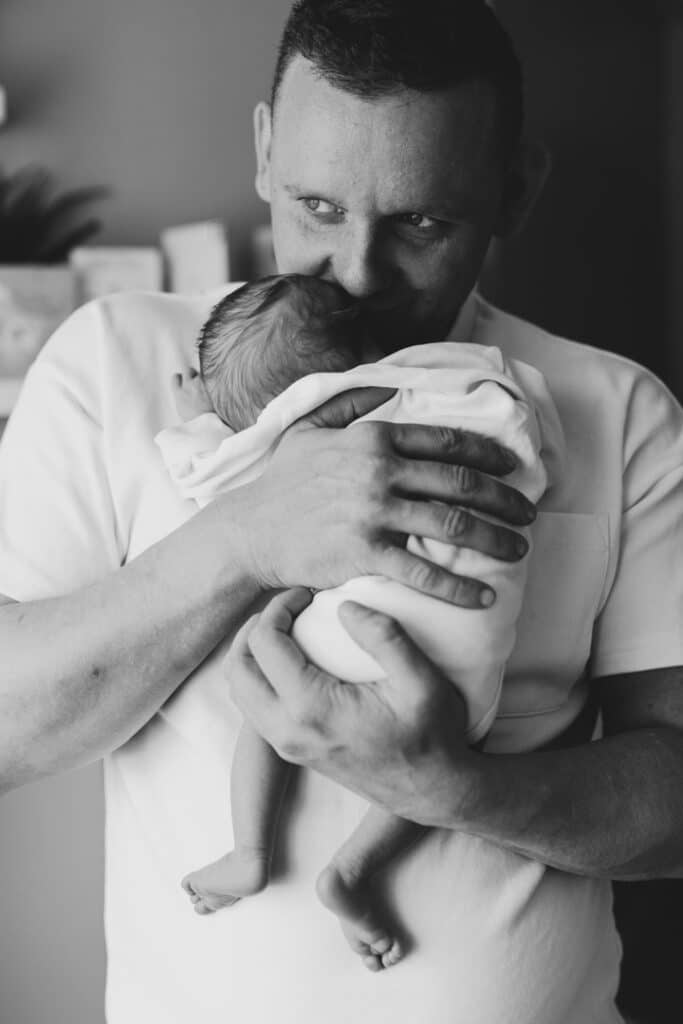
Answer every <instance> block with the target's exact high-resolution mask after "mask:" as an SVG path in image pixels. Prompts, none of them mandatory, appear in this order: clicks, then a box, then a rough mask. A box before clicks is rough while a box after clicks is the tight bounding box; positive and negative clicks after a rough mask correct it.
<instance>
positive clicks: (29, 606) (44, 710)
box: [0, 500, 260, 792]
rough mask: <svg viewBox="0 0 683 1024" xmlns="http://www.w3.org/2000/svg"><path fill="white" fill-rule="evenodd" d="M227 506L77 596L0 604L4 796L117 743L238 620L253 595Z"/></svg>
mask: <svg viewBox="0 0 683 1024" xmlns="http://www.w3.org/2000/svg"><path fill="white" fill-rule="evenodd" d="M231 510H232V506H231V504H230V501H229V500H226V501H221V502H217V503H215V504H214V505H213V506H211V507H210V508H208V509H206V510H205V511H204V512H202V513H201V514H200V515H198V516H196V517H194V518H193V519H192V520H191V521H190V522H189V523H187V524H185V525H184V526H183V527H181V528H180V529H179V530H177V531H176V532H174V533H173V534H171V535H169V537H167V538H166V539H165V540H163V541H162V542H160V543H159V544H157V545H156V546H155V547H153V548H150V549H149V551H147V552H145V553H144V554H143V555H142V556H140V557H139V558H137V559H136V560H135V561H133V562H131V563H130V564H129V565H128V566H126V567H124V568H122V569H121V570H120V571H118V572H116V573H113V574H112V575H111V576H110V577H108V578H107V579H104V580H102V581H100V582H98V583H96V584H94V585H92V586H89V587H87V588H85V589H83V590H80V591H77V592H74V593H72V594H69V595H66V596H64V597H58V598H54V599H50V600H45V601H37V602H29V603H22V604H6V605H3V606H2V607H0V651H2V658H1V660H0V792H2V791H5V790H8V789H12V788H14V787H16V786H19V785H21V784H23V783H25V782H28V781H31V780H33V779H36V778H39V777H41V776H43V775H47V774H52V773H54V772H59V771H63V770H67V769H70V768H74V767H77V766H79V765H82V764H86V763H88V762H90V761H92V760H95V759H97V758H99V757H101V756H102V755H104V754H105V753H107V752H109V751H111V750H113V749H115V748H116V747H118V746H120V745H121V744H122V743H123V742H125V741H126V740H127V739H129V738H130V736H132V735H133V734H134V733H135V732H136V731H137V730H138V729H139V728H141V726H142V725H144V723H145V722H147V721H148V720H149V718H150V717H151V716H152V715H153V714H154V713H155V712H156V711H157V710H158V708H159V707H160V706H161V705H162V704H163V703H164V701H166V700H167V699H168V697H169V696H170V695H171V694H172V693H173V691H174V690H175V689H176V688H177V687H178V686H179V685H180V683H182V682H183V680H184V679H186V678H187V676H188V675H189V674H190V672H192V671H193V670H194V669H195V668H196V667H197V665H199V664H200V662H201V661H202V660H203V659H204V658H205V657H206V656H207V655H208V654H209V653H210V652H211V650H213V648H214V647H215V646H216V644H217V643H218V642H219V641H220V640H222V639H223V638H224V637H225V635H226V634H228V633H229V632H231V631H232V630H233V629H234V628H236V627H237V626H238V625H239V624H240V623H241V622H242V621H244V619H245V618H246V617H247V615H248V613H249V611H250V609H251V607H252V606H253V604H254V601H255V600H256V599H257V598H258V596H259V594H260V591H259V588H258V586H257V584H256V583H255V582H254V581H253V580H252V579H251V578H250V575H249V573H248V571H247V569H246V565H245V561H244V560H243V558H242V553H241V550H240V547H241V544H240V535H239V531H238V530H237V529H236V526H235V523H234V522H231Z"/></svg>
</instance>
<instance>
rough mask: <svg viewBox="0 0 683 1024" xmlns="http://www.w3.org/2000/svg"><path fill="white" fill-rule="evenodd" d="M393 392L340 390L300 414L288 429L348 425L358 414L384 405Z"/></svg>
mask: <svg viewBox="0 0 683 1024" xmlns="http://www.w3.org/2000/svg"><path fill="white" fill-rule="evenodd" d="M395 393H396V392H395V389H394V388H353V389H352V390H351V391H342V392H341V394H339V395H335V396H334V397H333V398H330V399H328V401H327V402H325V403H324V404H323V405H319V406H318V408H317V409H314V410H313V411H312V412H310V413H308V415H307V416H302V417H301V419H300V420H297V421H296V423H294V424H293V425H292V427H291V428H290V429H291V430H295V429H301V428H304V427H334V428H337V429H339V428H341V427H348V425H349V423H353V421H354V420H357V419H358V418H359V416H365V414H366V413H368V412H372V410H373V409H377V407H378V406H380V405H384V403H385V402H388V401H389V399H390V398H391V396H392V395H394V394H395Z"/></svg>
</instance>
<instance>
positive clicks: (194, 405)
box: [173, 367, 214, 420]
mask: <svg viewBox="0 0 683 1024" xmlns="http://www.w3.org/2000/svg"><path fill="white" fill-rule="evenodd" d="M173 389H174V398H175V407H176V410H177V412H178V415H179V416H180V418H181V420H193V419H194V418H195V416H201V415H202V413H205V412H213V411H214V409H213V405H212V404H211V399H210V398H209V394H208V391H207V390H206V386H205V384H204V381H203V380H202V378H201V377H200V375H199V374H198V373H197V371H196V370H195V369H194V367H190V369H189V370H188V372H187V373H174V374H173Z"/></svg>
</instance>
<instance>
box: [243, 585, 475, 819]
mask: <svg viewBox="0 0 683 1024" xmlns="http://www.w3.org/2000/svg"><path fill="white" fill-rule="evenodd" d="M310 600H311V595H310V593H309V592H308V591H306V590H303V589H297V590H291V591H288V592H286V593H284V594H280V595H278V596H277V597H275V598H274V599H273V600H272V601H271V602H270V604H269V605H268V606H267V607H266V608H265V610H264V611H263V612H261V614H260V615H255V616H253V617H252V618H251V619H250V620H249V621H248V622H247V623H245V625H244V626H243V627H242V629H241V630H240V632H239V633H238V634H237V636H236V638H235V640H234V642H233V645H232V649H231V651H230V654H229V655H228V657H227V659H226V675H227V678H228V681H229V684H230V688H231V694H232V697H233V699H234V700H235V703H236V704H237V705H238V706H239V708H240V709H241V711H242V712H243V713H244V715H245V716H246V717H247V718H248V719H249V720H250V721H251V722H252V724H253V725H254V726H255V728H256V729H257V731H258V732H259V733H261V734H262V735H263V736H264V737H265V739H266V740H267V741H268V742H269V743H270V744H271V746H272V747H274V748H275V750H277V751H278V753H279V754H280V755H281V756H282V757H283V759H285V760H287V761H291V762H294V763H296V764H299V765H304V766H306V767H308V768H313V769H315V770H316V771H319V772H321V773H322V774H324V775H327V776H328V777H330V778H332V779H334V780H335V781H337V782H339V783H340V784H342V785H343V786H345V787H346V788H347V789H351V790H354V791H355V792H357V793H360V794H361V795H362V796H364V797H366V798H367V799H368V800H371V801H373V802H375V803H377V804H380V805H381V806H383V807H384V808H386V809H388V810H391V811H393V812H394V813H396V814H398V815H400V816H401V817H404V818H408V819H410V820H413V821H417V822H420V823H421V824H427V825H429V824H433V823H434V822H435V821H438V820H441V819H443V818H444V817H448V819H449V820H452V813H453V812H454V811H458V810H459V809H458V808H455V807H454V803H458V802H459V801H460V800H462V803H463V808H462V809H463V810H464V805H465V804H466V803H467V801H468V800H469V799H470V798H471V797H472V795H473V794H472V791H471V786H470V785H469V783H468V768H469V767H470V764H471V763H472V761H473V759H474V758H475V757H477V755H475V754H473V753H472V752H471V751H470V750H469V748H468V747H467V744H466V741H465V724H466V720H465V707H464V704H463V701H462V699H461V697H460V696H459V694H458V693H457V691H456V689H455V687H454V686H453V685H452V683H450V682H448V681H447V680H446V679H445V677H444V676H443V675H442V674H441V672H440V671H439V670H438V669H437V668H436V667H435V666H434V665H433V664H432V662H431V661H429V659H428V658H427V657H425V655H424V654H422V652H421V651H420V650H419V649H418V648H417V647H416V646H415V644H413V642H412V641H411V640H410V639H409V638H408V637H407V635H406V634H405V633H404V631H403V630H402V629H401V627H400V626H399V625H397V624H396V623H395V622H394V621H393V620H392V619H390V618H388V617H387V616H385V615H382V614H381V613H379V612H376V611H371V610H370V609H368V608H365V607H363V606H362V605H358V604H355V603H353V602H346V603H345V604H343V605H342V606H341V608H340V617H341V618H342V621H343V624H344V626H345V628H346V629H347V630H348V632H349V633H350V635H351V636H352V637H353V639H354V640H355V641H356V642H357V643H358V644H359V645H360V646H361V647H363V649H364V650H366V651H367V652H368V653H369V654H371V655H372V657H373V658H375V660H376V661H377V662H378V663H379V664H380V665H381V666H382V668H383V669H384V671H385V672H386V677H385V678H383V679H380V680H378V681H377V682H374V683H369V684H361V685H355V684H351V683H342V682H340V681H339V680H338V679H335V678H334V677H333V676H331V675H329V674H328V673H326V672H322V671H320V670H319V669H318V668H316V667H315V666H314V665H312V664H311V663H310V662H309V661H307V659H306V657H305V655H304V654H303V652H302V651H301V649H300V648H299V647H298V646H297V644H296V643H295V642H294V641H293V640H292V638H291V636H290V630H291V626H292V623H293V621H294V619H295V618H296V616H297V615H298V614H299V613H300V612H301V611H302V610H303V609H304V608H305V607H306V605H307V604H308V603H309V601H310ZM456 777H457V778H460V779H461V780H462V784H461V785H458V786H457V787H454V778H456ZM456 788H457V790H458V791H459V793H460V796H457V795H456V796H455V797H454V790H455V789H456Z"/></svg>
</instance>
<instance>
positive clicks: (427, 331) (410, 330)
mask: <svg viewBox="0 0 683 1024" xmlns="http://www.w3.org/2000/svg"><path fill="white" fill-rule="evenodd" d="M368 326H369V329H370V333H371V334H372V337H373V339H374V340H375V341H376V342H377V344H378V345H379V347H380V348H381V349H382V351H383V352H385V353H386V355H391V354H392V353H393V352H398V351H399V350H400V349H402V348H410V347H411V346H413V345H424V344H425V343H427V342H430V341H443V339H444V338H445V337H446V335H447V333H448V330H449V328H448V327H447V328H446V329H445V330H444V329H442V328H438V327H436V326H435V325H434V324H431V323H425V322H424V321H423V320H420V319H418V318H415V317H411V316H410V315H408V314H403V315H397V314H391V315H387V314H386V313H375V314H374V315H370V316H368Z"/></svg>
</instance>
